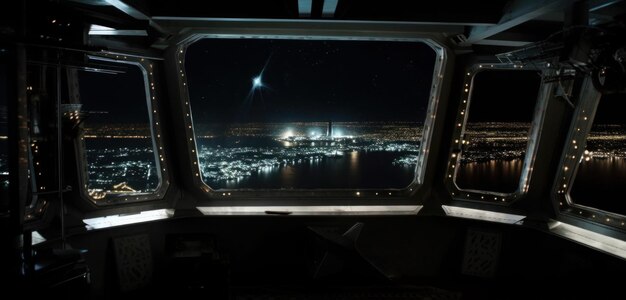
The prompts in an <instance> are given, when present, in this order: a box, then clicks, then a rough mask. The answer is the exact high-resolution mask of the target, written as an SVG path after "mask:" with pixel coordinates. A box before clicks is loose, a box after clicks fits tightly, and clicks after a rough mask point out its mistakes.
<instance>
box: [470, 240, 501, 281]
mask: <svg viewBox="0 0 626 300" xmlns="http://www.w3.org/2000/svg"><path fill="white" fill-rule="evenodd" d="M501 241H502V235H501V234H500V233H497V232H488V231H480V230H476V229H469V230H468V231H467V235H466V239H465V255H464V256H463V267H462V273H463V274H466V275H473V276H478V277H493V276H494V275H495V273H496V269H497V264H498V257H499V256H500V244H501Z"/></svg>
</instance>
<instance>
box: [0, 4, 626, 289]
mask: <svg viewBox="0 0 626 300" xmlns="http://www.w3.org/2000/svg"><path fill="white" fill-rule="evenodd" d="M624 4H625V2H624V1H621V0H617V1H615V0H577V1H563V0H545V1H524V0H499V1H462V2H458V1H448V0H440V1H357V0H336V1H332V0H310V1H302V0H300V1H298V0H272V1H239V0H233V1H222V2H215V1H189V0H178V1H145V0H23V1H6V3H3V4H2V6H3V8H2V9H1V10H0V16H1V17H0V67H1V68H2V69H0V81H1V83H2V85H1V86H0V88H1V89H3V90H0V92H1V93H3V95H0V96H1V97H2V98H0V100H2V99H6V104H4V103H0V108H2V106H1V105H4V107H6V108H5V109H0V121H2V123H0V129H1V130H3V131H6V132H2V131H0V138H1V139H0V142H5V143H6V144H5V145H6V146H2V145H3V144H0V147H6V149H7V150H6V151H5V153H6V158H7V159H6V170H7V171H6V172H5V173H2V172H0V184H4V183H3V182H6V184H4V185H3V186H2V189H1V190H0V196H1V200H0V228H2V229H0V233H1V236H0V238H1V240H2V241H1V242H0V244H1V245H2V246H0V249H1V252H0V262H1V263H0V266H1V267H0V274H2V280H3V283H4V284H3V286H5V287H6V288H5V290H6V292H5V294H6V295H15V294H13V293H14V292H16V293H17V295H20V296H26V297H34V296H38V297H57V296H60V297H68V298H70V297H71V298H77V299H112V298H118V297H145V296H148V297H150V296H157V297H158V296H164V295H166V297H172V296H173V297H185V296H196V295H198V296H202V297H206V298H211V299H532V298H564V299H566V298H588V297H593V298H601V297H609V296H611V297H613V296H612V295H619V294H622V293H623V289H622V287H621V286H620V284H619V281H620V280H621V279H622V278H623V276H624V273H625V272H626V260H625V259H626V227H625V226H624V222H625V221H626V215H625V214H624V213H625V211H626V210H624V207H625V205H624V204H620V202H623V195H621V194H614V193H617V192H612V191H613V190H611V192H598V193H597V194H596V193H593V192H592V193H591V194H589V193H587V194H584V193H582V192H581V195H585V197H587V198H585V199H586V200H585V201H584V202H583V201H582V200H581V201H580V203H578V202H577V201H576V199H574V200H572V199H573V198H571V197H570V196H569V189H570V187H569V186H568V185H570V184H573V182H574V181H573V180H574V179H573V177H569V176H570V173H571V172H574V171H575V170H578V166H579V162H583V161H585V159H586V158H589V157H591V158H592V159H593V153H592V154H589V153H588V152H587V153H585V152H583V150H584V149H585V148H584V147H582V148H580V149H579V148H578V146H577V145H581V144H582V143H585V142H586V137H587V133H588V132H594V130H596V129H595V128H596V127H593V128H592V125H586V124H588V123H584V122H586V121H588V118H589V121H593V120H594V119H593V118H594V116H595V117H596V120H595V121H598V120H600V118H605V117H606V118H609V117H611V118H613V114H611V113H610V112H604V111H603V112H602V115H600V113H599V115H597V116H596V115H594V114H595V111H596V108H595V107H596V106H597V103H598V101H600V102H602V101H615V102H619V101H622V102H623V101H626V19H625V18H626V14H625V13H626V5H624ZM94 24H95V25H99V26H105V27H109V28H108V29H107V28H105V29H100V30H104V32H106V33H103V32H102V31H101V32H100V33H97V32H95V33H94V27H92V25H94ZM215 36H218V37H223V36H228V37H229V38H232V37H233V36H234V37H235V38H270V39H271V38H277V39H280V38H292V39H293V38H296V39H313V40H316V39H321V40H324V39H338V40H350V39H357V40H359V39H362V40H374V41H376V40H381V39H382V40H384V39H397V40H411V39H413V40H415V39H418V40H420V41H421V40H427V41H430V42H432V43H433V45H436V47H434V49H439V50H438V51H440V52H437V53H438V54H437V55H442V56H437V57H441V58H443V59H442V61H441V62H437V63H435V67H434V68H435V70H436V71H437V70H438V69H436V68H437V66H441V69H440V70H439V71H440V74H441V76H440V77H438V76H437V73H436V72H435V76H434V77H433V78H434V79H433V80H434V81H433V84H434V85H436V87H435V88H433V90H431V92H430V95H433V97H434V98H436V99H437V101H434V100H431V102H429V103H436V104H433V105H436V110H432V111H429V113H430V112H432V116H428V117H425V118H427V119H426V120H427V121H426V123H427V124H428V125H429V126H428V130H429V131H428V136H427V137H425V139H428V142H427V143H425V142H424V141H422V142H421V143H422V144H421V145H427V147H428V148H426V149H427V150H428V156H424V157H425V158H424V160H423V162H421V163H422V164H423V165H422V168H423V169H418V170H420V171H419V172H422V173H420V174H421V175H417V177H416V178H419V182H417V181H414V182H413V183H412V184H411V185H409V186H408V187H407V188H406V189H380V190H376V194H375V195H376V196H374V194H373V193H374V190H372V191H371V192H370V191H365V192H361V191H360V190H358V189H339V190H332V189H330V190H300V189H283V190H275V189H274V190H272V189H267V190H265V189H248V190H246V189H242V190H237V189H234V190H232V191H231V190H223V191H222V190H217V191H216V190H211V189H210V187H209V186H208V185H205V184H204V183H203V182H202V179H201V178H200V176H199V174H198V172H199V171H198V170H199V169H198V168H199V167H197V166H196V159H197V157H198V156H197V154H196V149H200V148H196V147H195V145H196V144H195V143H196V140H195V139H197V138H198V137H197V136H195V135H194V132H193V130H191V128H192V126H191V125H193V126H194V127H195V128H196V129H195V130H196V134H197V133H198V132H199V129H198V128H199V127H198V126H196V124H195V123H193V122H194V121H193V120H191V118H190V117H189V113H190V106H189V105H188V103H187V102H189V101H190V100H189V97H190V96H189V92H188V90H187V81H186V78H184V76H180V75H179V74H183V75H184V74H186V73H184V72H183V71H184V70H182V69H181V68H184V67H181V65H184V64H183V60H184V59H185V56H184V55H182V54H180V53H183V51H184V50H186V49H187V48H186V46H187V45H189V44H190V43H192V42H193V41H195V40H197V39H200V38H207V37H208V38H211V37H213V38H215ZM94 57H96V58H95V59H94ZM98 59H100V60H98ZM187 59H188V58H187ZM272 59H273V58H272ZM268 60H269V59H268ZM121 61H124V62H127V63H128V62H130V63H131V65H132V64H134V65H132V66H140V67H141V68H142V69H141V70H145V72H144V73H145V74H143V73H142V74H143V75H142V76H145V78H148V81H146V83H145V84H146V86H145V90H146V93H147V95H148V98H147V99H148V107H149V109H150V110H153V111H154V114H153V115H152V114H151V113H152V112H151V111H150V110H148V113H149V114H151V117H149V120H144V119H146V118H145V117H142V118H139V117H137V118H136V120H142V122H145V123H147V124H148V125H146V127H145V128H144V129H145V132H146V133H145V135H147V136H150V137H151V138H152V139H151V140H153V141H154V142H153V143H154V145H155V146H154V149H157V148H158V151H157V150H155V152H154V153H155V154H154V157H155V158H156V159H157V160H158V159H159V158H161V159H160V162H158V161H157V162H158V163H160V166H161V167H162V170H160V171H159V172H161V173H159V175H158V176H160V177H159V178H162V181H161V182H160V183H159V186H158V187H154V191H155V192H154V193H146V194H132V193H130V194H124V192H121V193H120V195H117V196H115V195H114V196H111V195H106V196H104V195H103V196H102V197H103V198H102V200H100V199H101V198H98V197H100V195H99V194H98V193H96V192H92V191H88V189H87V183H86V181H85V180H89V179H88V176H94V175H87V174H88V172H87V167H86V165H87V164H86V160H85V157H89V155H90V154H89V152H88V149H87V148H85V143H84V142H83V139H82V137H83V136H84V135H85V134H90V133H88V132H87V133H85V132H86V131H84V130H85V129H84V128H86V126H87V125H88V122H93V121H94V120H96V118H97V115H96V114H95V113H92V115H94V116H92V117H90V118H91V119H85V120H86V121H84V123H83V121H82V119H81V121H79V118H83V117H84V113H83V111H81V106H80V105H83V106H86V105H87V104H86V102H81V100H80V97H81V94H83V95H88V94H95V95H96V96H97V94H98V92H96V93H93V92H92V93H89V92H88V91H84V90H83V91H81V88H80V84H79V83H78V82H77V79H76V78H81V77H80V76H81V75H76V74H78V73H79V72H83V71H85V72H105V73H106V72H109V73H111V74H115V73H116V72H118V73H122V72H125V69H124V66H126V65H121V64H119V63H118V64H115V62H121ZM439 63H441V64H439ZM120 66H122V67H120ZM483 68H484V69H488V68H495V69H499V68H502V69H504V70H507V71H511V70H516V69H517V68H520V69H521V68H524V70H532V71H534V72H536V73H537V74H539V75H540V77H541V78H540V79H541V80H540V81H541V86H540V87H539V89H538V91H537V92H534V90H533V92H532V93H530V94H532V95H534V94H537V95H538V98H537V103H538V104H537V106H533V107H535V109H534V110H532V111H533V119H532V120H531V121H529V120H523V121H524V122H527V123H528V128H529V129H528V128H526V127H524V130H527V131H528V132H529V136H530V138H528V141H526V140H524V145H526V143H527V144H528V145H530V146H528V147H527V148H524V149H526V150H525V152H524V153H522V154H519V155H518V156H519V157H518V158H519V159H520V165H519V166H518V167H519V168H520V170H521V171H520V174H522V175H518V177H516V179H515V181H514V182H513V188H514V189H515V188H516V189H515V190H514V191H513V192H511V193H508V191H509V190H510V189H511V188H510V187H507V189H509V190H506V193H504V192H500V191H495V192H489V191H484V190H481V189H483V186H480V185H479V186H480V187H481V188H477V189H472V184H473V183H472V182H471V181H468V183H463V185H464V186H462V188H459V187H458V186H457V184H458V182H455V178H453V176H457V175H455V174H457V173H455V172H456V170H455V168H458V166H460V165H459V164H460V162H459V161H457V160H456V158H457V155H458V154H459V153H461V152H462V151H466V152H465V153H468V152H467V151H469V150H468V149H470V148H469V146H467V147H466V146H465V138H467V137H468V136H470V133H471V132H470V131H469V129H468V128H469V127H467V128H465V125H464V124H466V123H465V122H466V121H467V119H466V118H465V113H466V109H467V110H468V111H470V117H469V118H470V121H471V122H473V121H474V120H477V121H476V122H485V120H488V116H489V114H499V113H502V111H503V110H507V109H511V110H515V109H520V110H521V108H518V107H516V106H515V105H514V104H505V105H500V104H498V105H495V104H493V105H482V106H479V105H478V104H476V105H475V106H473V107H472V106H470V107H469V108H467V106H464V105H466V101H468V100H469V101H471V100H472V98H471V97H472V96H476V95H482V94H484V95H487V94H489V95H491V94H493V95H496V96H493V97H500V95H503V96H502V97H503V100H502V101H505V100H506V99H505V98H506V97H507V95H511V94H515V93H516V91H515V90H501V89H499V88H498V83H497V82H496V80H497V78H495V77H494V76H484V79H489V80H492V81H493V82H494V83H493V85H492V86H490V85H489V84H488V83H482V81H481V84H485V86H486V87H481V89H483V90H481V91H480V93H482V94H480V93H478V94H476V92H477V90H476V89H478V87H476V86H472V84H473V83H475V82H473V80H474V79H473V78H474V77H473V76H474V75H475V74H478V73H479V72H481V71H482V69H483ZM77 72H78V73H77ZM88 74H91V73H88ZM98 74H100V73H98ZM129 74H130V73H129ZM261 74H262V72H261ZM485 74H487V73H485ZM260 76H261V75H259V78H260ZM479 76H482V75H479ZM94 78H97V77H94ZM477 78H480V80H484V79H483V77H477ZM520 78H521V77H520ZM94 80H96V79H94ZM533 80H535V81H536V80H538V79H537V78H535V79H533ZM520 81H522V80H521V79H520ZM254 84H255V86H256V85H257V84H258V85H259V86H261V83H260V82H255V83H254ZM366 84H367V83H366ZM536 85H537V83H536V82H535V86H536ZM470 86H471V88H470ZM140 88H144V86H141V87H140ZM520 88H522V89H523V88H526V87H525V86H522V87H520ZM83 89H84V87H83ZM120 89H122V90H123V92H127V93H131V92H130V88H129V89H125V88H120ZM253 89H254V87H253ZM470 89H472V90H471V91H470ZM491 89H492V90H494V91H495V92H494V93H489V91H488V90H491ZM485 90H487V91H485ZM435 91H438V92H435ZM150 97H152V99H150ZM476 97H478V96H476ZM511 99H516V98H515V97H514V96H511ZM605 99H609V100H605ZM475 100H476V103H477V101H478V100H477V99H475ZM142 101H143V100H142ZM511 101H512V100H511ZM191 102H193V100H191ZM111 103H113V102H111ZM142 103H143V102H142ZM116 105H117V104H116ZM125 105H129V106H132V105H135V104H132V103H131V102H126V103H125ZM142 105H143V104H142ZM192 105H193V103H192ZM533 105H534V104H533ZM490 106H491V107H492V108H493V111H491V110H489V109H490V108H489V107H490ZM611 107H613V106H611ZM615 107H616V110H619V107H623V106H621V104H616V106H615ZM472 108H474V109H475V110H478V109H479V108H480V109H481V110H483V111H485V113H484V117H483V116H479V115H478V113H474V115H472V114H471V109H472ZM401 109H402V108H398V110H401ZM129 110H132V108H129ZM144 110H145V109H144V108H142V110H141V111H142V112H143V111H144ZM526 110H527V111H529V112H530V111H531V109H530V108H528V109H526ZM195 112H196V113H197V111H195ZM398 113H399V112H398ZM502 115H505V114H504V113H502ZM615 115H616V117H615V118H617V119H619V120H618V121H620V122H621V120H623V117H621V116H619V114H615ZM481 117H483V119H484V120H483V119H480V118H481ZM472 118H474V119H472ZM583 118H584V119H583ZM489 120H491V119H489ZM133 121H134V120H133ZM500 121H502V122H513V121H519V120H513V121H511V120H508V119H503V120H500ZM618 121H615V122H618ZM136 122H139V121H136ZM428 122H430V123H428ZM130 123H131V122H130V121H129V124H130ZM621 123H624V122H621ZM128 126H131V125H128ZM328 126H329V131H332V129H331V127H332V125H328ZM335 126H337V127H338V126H339V125H335ZM585 126H586V127H585ZM105 127H106V126H105ZM516 130H517V129H516ZM520 130H521V129H520ZM524 132H526V131H524ZM93 134H94V135H95V134H98V133H97V132H96V133H93ZM142 134H143V133H142ZM581 134H584V135H581ZM157 135H158V137H157ZM468 140H469V138H468ZM572 140H573V142H572ZM189 141H194V142H193V143H191V142H189ZM616 143H617V142H616ZM468 144H469V143H468ZM575 145H576V146H575ZM588 145H592V146H593V145H595V144H593V142H589V143H588ZM524 147H526V146H524ZM597 148H598V149H601V148H602V146H598V147H597ZM426 149H425V150H426ZM590 149H591V148H590ZM594 149H595V148H594ZM594 151H595V152H600V150H594ZM592 152H593V151H592ZM616 153H617V152H616ZM0 154H3V153H1V152H0ZM516 155H517V154H516ZM596 157H598V155H596ZM0 158H1V157H0ZM587 160H589V159H587ZM522 163H525V164H524V165H523V164H522ZM455 166H456V167H455ZM526 166H528V168H526ZM0 167H2V165H1V164H0ZM157 168H158V167H157ZM523 168H526V169H523ZM166 169H167V172H166V171H165V170H166ZM528 169H529V170H530V171H528V172H527V173H524V172H526V171H524V170H528ZM0 171H2V169H0ZM416 172H417V171H416ZM476 172H478V171H476ZM89 174H92V173H89ZM524 174H528V175H524ZM420 176H421V177H420ZM598 176H600V177H598V178H604V177H601V176H602V174H600V173H598ZM588 177H589V178H590V179H588V180H590V181H589V182H591V183H590V186H591V188H592V189H594V188H598V189H604V188H603V187H601V186H600V184H601V182H600V181H601V180H596V181H593V179H594V177H595V173H592V175H589V176H588ZM517 178H520V179H517ZM580 180H582V179H580ZM518 181H519V182H520V184H517V182H518ZM598 182H600V183H598ZM595 184H597V185H598V186H594V185H595ZM83 185H84V187H83ZM466 186H467V187H468V188H467V189H463V188H465V187H466ZM124 188H126V189H127V190H125V191H126V192H128V191H130V190H132V188H131V187H125V186H121V187H119V189H120V190H121V189H124ZM592 191H593V190H592ZM616 191H619V189H617V190H616ZM231 192H232V194H233V195H232V196H231ZM379 192H380V193H381V194H383V193H385V194H386V193H388V194H389V197H388V198H385V200H384V201H383V200H381V198H380V197H378V195H379ZM392 193H393V196H392ZM355 194H356V196H355ZM124 195H130V196H128V197H126V196H124ZM581 197H582V196H581ZM600 197H601V199H600ZM285 207H287V208H285ZM381 207H382V208H381ZM407 207H410V209H409V208H407ZM316 209H319V210H318V211H316ZM394 209H395V210H394ZM518 217H519V218H518ZM97 218H101V219H97ZM94 220H95V221H94ZM94 222H95V223H94ZM98 222H99V223H98ZM94 224H96V225H94ZM41 238H43V241H40V239H41ZM616 282H617V283H616ZM583 295H589V296H583Z"/></svg>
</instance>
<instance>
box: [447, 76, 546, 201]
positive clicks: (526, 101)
mask: <svg viewBox="0 0 626 300" xmlns="http://www.w3.org/2000/svg"><path fill="white" fill-rule="evenodd" d="M540 84H541V77H540V76H539V73H538V72H536V71H519V70H484V71H482V72H479V73H478V74H476V76H475V77H474V80H473V83H472V95H471V97H470V100H469V101H470V103H469V110H468V112H467V113H468V116H467V123H466V124H465V135H464V141H459V143H464V142H465V144H463V151H462V153H461V163H460V166H459V168H458V170H457V173H456V178H455V182H456V184H457V186H458V187H459V188H461V189H472V190H481V191H492V192H501V193H512V192H515V190H517V188H518V185H519V181H520V176H521V174H522V167H523V165H524V157H525V155H526V149H527V148H528V134H529V130H530V125H531V122H532V119H533V114H534V109H535V104H536V102H537V95H538V93H539V86H540Z"/></svg>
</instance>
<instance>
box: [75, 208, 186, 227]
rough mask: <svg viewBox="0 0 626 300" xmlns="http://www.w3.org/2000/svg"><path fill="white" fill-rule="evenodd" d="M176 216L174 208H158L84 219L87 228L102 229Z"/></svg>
mask: <svg viewBox="0 0 626 300" xmlns="http://www.w3.org/2000/svg"><path fill="white" fill-rule="evenodd" d="M172 216H174V210H173V209H156V210H147V211H142V212H140V213H138V214H133V215H112V216H106V217H99V218H91V219H84V220H83V222H84V223H85V224H86V225H85V228H87V230H92V229H101V228H108V227H114V226H121V225H128V224H135V223H142V222H148V221H155V220H161V219H168V218H171V217H172Z"/></svg>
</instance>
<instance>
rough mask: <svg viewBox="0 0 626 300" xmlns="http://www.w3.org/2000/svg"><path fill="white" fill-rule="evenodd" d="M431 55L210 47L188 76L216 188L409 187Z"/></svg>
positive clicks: (247, 44)
mask: <svg viewBox="0 0 626 300" xmlns="http://www.w3.org/2000/svg"><path fill="white" fill-rule="evenodd" d="M435 58H436V54H435V51H434V50H433V49H432V48H430V47H429V46H428V45H426V44H424V43H418V42H391V41H322V40H314V41H311V40H272V39H203V40H200V41H198V42H196V43H194V44H192V45H190V46H189V47H188V49H187V54H186V64H185V68H186V71H187V77H188V85H189V95H190V100H191V107H192V109H193V122H194V130H195V135H196V142H197V149H198V156H199V163H200V166H201V171H202V172H201V173H202V179H203V180H204V182H205V183H207V184H208V185H209V186H210V187H212V188H213V189H221V188H228V189H241V188H252V189H262V188H263V189H265V188H269V189H299V188H303V189H311V188H404V187H406V186H408V185H409V184H410V183H411V182H413V180H414V178H415V166H416V163H417V158H418V155H419V153H420V151H419V150H420V140H421V136H422V129H423V125H424V120H425V118H426V110H427V108H428V105H429V95H430V88H431V84H432V78H433V72H434V64H435Z"/></svg>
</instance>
